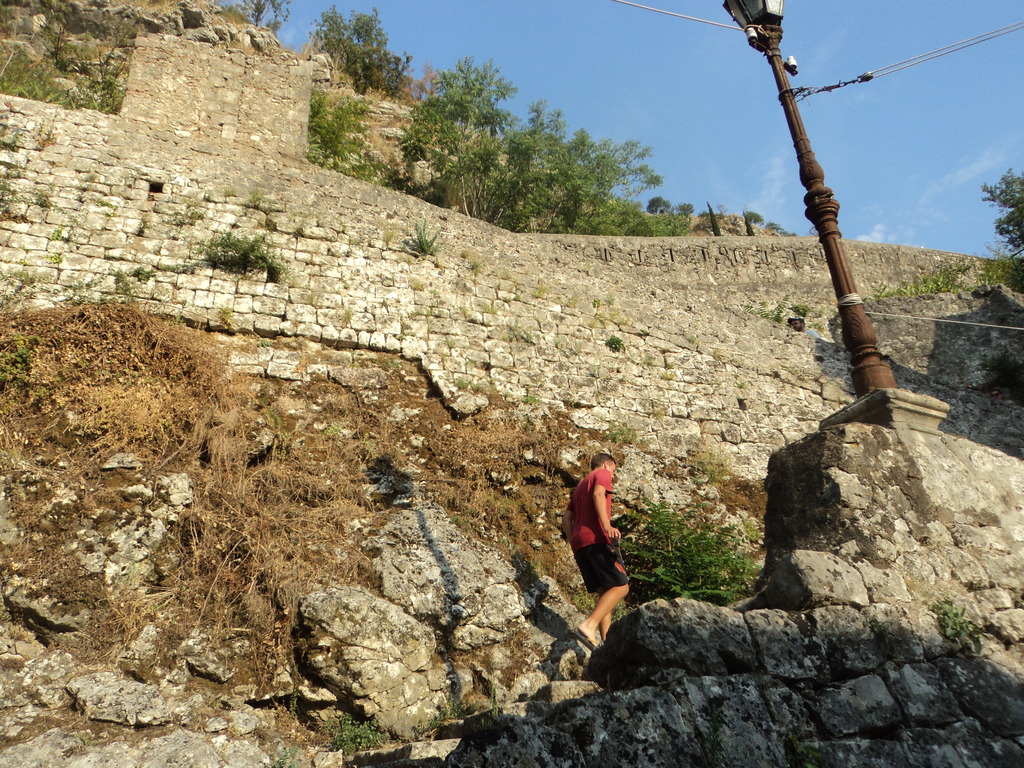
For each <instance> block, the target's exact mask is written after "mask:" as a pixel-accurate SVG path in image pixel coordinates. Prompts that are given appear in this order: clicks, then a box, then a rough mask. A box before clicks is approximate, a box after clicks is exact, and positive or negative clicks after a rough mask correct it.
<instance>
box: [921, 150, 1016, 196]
mask: <svg viewBox="0 0 1024 768" xmlns="http://www.w3.org/2000/svg"><path fill="white" fill-rule="evenodd" d="M1006 162H1007V160H1006V152H1005V151H1003V150H995V149H987V150H985V151H984V152H983V153H982V154H981V156H980V157H978V158H976V159H974V160H972V161H971V162H969V163H967V164H966V165H964V166H961V167H960V168H957V169H956V170H954V171H951V172H949V173H947V174H946V175H945V176H943V177H942V178H941V179H939V180H938V181H936V182H933V183H932V184H931V186H929V187H928V189H927V190H925V193H924V194H923V195H921V199H920V200H919V201H918V202H919V204H920V205H922V206H929V205H931V204H932V201H933V200H935V198H937V197H940V196H941V195H943V194H945V193H946V192H948V191H949V190H951V189H955V188H956V187H959V186H962V185H964V184H967V183H968V182H972V181H976V180H977V179H979V178H980V177H983V176H986V175H988V173H989V171H991V170H993V169H998V168H1002V167H1003V166H1004V165H1005V164H1006Z"/></svg>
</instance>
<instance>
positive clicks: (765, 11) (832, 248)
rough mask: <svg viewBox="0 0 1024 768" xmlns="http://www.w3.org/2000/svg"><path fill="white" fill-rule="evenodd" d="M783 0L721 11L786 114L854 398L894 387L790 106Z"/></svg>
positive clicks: (751, 1) (834, 203)
mask: <svg viewBox="0 0 1024 768" xmlns="http://www.w3.org/2000/svg"><path fill="white" fill-rule="evenodd" d="M783 2H784V0H726V2H725V9H726V10H727V11H729V13H730V14H732V17H733V19H735V20H736V23H737V24H739V25H740V26H741V27H742V28H743V29H744V31H746V33H747V41H748V42H749V43H750V45H751V47H752V48H754V49H755V50H757V51H760V52H761V53H763V54H764V55H765V57H766V58H767V59H768V62H769V64H771V67H772V72H773V73H774V74H775V84H776V85H777V86H778V90H779V101H780V102H781V103H782V109H783V111H784V112H785V113H786V122H787V123H788V124H789V132H790V134H791V135H792V137H793V146H794V147H795V149H796V157H797V161H798V162H799V164H800V181H801V183H802V184H803V185H804V188H805V189H806V190H807V194H806V195H804V204H805V205H806V206H807V208H806V210H805V211H804V213H805V215H806V216H807V218H808V219H809V220H810V222H811V223H812V224H813V225H814V228H815V230H817V232H818V240H819V241H820V242H821V247H822V248H823V249H824V251H825V260H826V261H827V262H828V271H829V274H831V276H832V287H833V288H834V289H835V292H836V299H837V300H838V303H839V317H840V320H841V321H842V327H843V344H844V345H845V346H846V349H847V350H848V351H849V353H850V366H851V368H852V376H853V388H854V390H855V391H856V393H857V396H858V397H861V396H863V395H866V394H868V392H871V391H872V390H875V389H895V388H896V380H895V379H894V378H893V375H892V370H891V369H890V368H889V365H888V364H887V363H886V362H885V360H883V359H882V354H881V353H880V352H879V351H878V347H877V346H876V345H877V344H878V338H877V337H876V335H875V329H874V326H873V325H872V324H871V321H870V320H869V319H868V316H867V314H866V313H865V312H864V305H863V302H862V301H861V298H860V296H858V295H857V288H856V286H855V285H854V283H853V274H852V273H851V272H850V268H849V266H848V265H847V263H846V251H845V249H844V248H843V240H842V235H841V234H840V232H839V220H838V216H839V201H838V200H836V199H835V197H834V196H833V194H832V190H831V189H829V188H828V187H826V186H825V172H824V170H822V167H821V165H819V164H818V161H817V160H816V159H815V157H814V152H813V151H812V150H811V142H810V139H808V138H807V131H806V130H805V128H804V123H803V119H802V118H801V117H800V111H799V110H798V109H797V106H796V98H795V97H794V96H793V90H792V88H790V85H789V78H788V77H787V75H786V72H787V67H790V69H791V70H792V71H793V72H794V73H795V71H796V70H795V66H794V65H792V64H786V63H783V61H782V53H781V52H780V50H779V45H780V43H781V42H782V26H781V23H782V5H783Z"/></svg>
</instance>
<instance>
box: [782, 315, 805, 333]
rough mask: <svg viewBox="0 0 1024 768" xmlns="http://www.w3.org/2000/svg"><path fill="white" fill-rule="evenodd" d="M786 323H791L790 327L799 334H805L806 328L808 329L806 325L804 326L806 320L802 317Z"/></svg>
mask: <svg viewBox="0 0 1024 768" xmlns="http://www.w3.org/2000/svg"><path fill="white" fill-rule="evenodd" d="M786 322H787V323H789V327H790V328H792V329H793V330H794V331H796V332H797V333H803V332H804V328H805V327H806V325H805V324H804V319H803V318H802V317H791V318H789V320H787V321H786Z"/></svg>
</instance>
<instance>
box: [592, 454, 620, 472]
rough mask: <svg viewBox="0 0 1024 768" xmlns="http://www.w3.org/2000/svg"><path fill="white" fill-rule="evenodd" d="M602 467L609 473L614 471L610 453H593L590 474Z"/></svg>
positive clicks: (613, 461)
mask: <svg viewBox="0 0 1024 768" xmlns="http://www.w3.org/2000/svg"><path fill="white" fill-rule="evenodd" d="M602 467H604V468H606V469H607V470H608V471H609V472H614V471H615V459H614V458H613V457H612V455H611V454H610V453H595V454H594V458H592V459H591V460H590V471H591V472H593V471H594V470H595V469H601V468H602Z"/></svg>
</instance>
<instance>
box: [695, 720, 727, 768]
mask: <svg viewBox="0 0 1024 768" xmlns="http://www.w3.org/2000/svg"><path fill="white" fill-rule="evenodd" d="M724 751H725V744H724V743H723V741H722V724H721V722H719V719H718V707H716V706H714V705H712V706H711V723H710V724H709V727H708V729H707V732H706V733H704V734H703V738H702V739H701V741H700V754H701V758H703V760H704V768H721V766H722V755H723V753H724Z"/></svg>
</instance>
